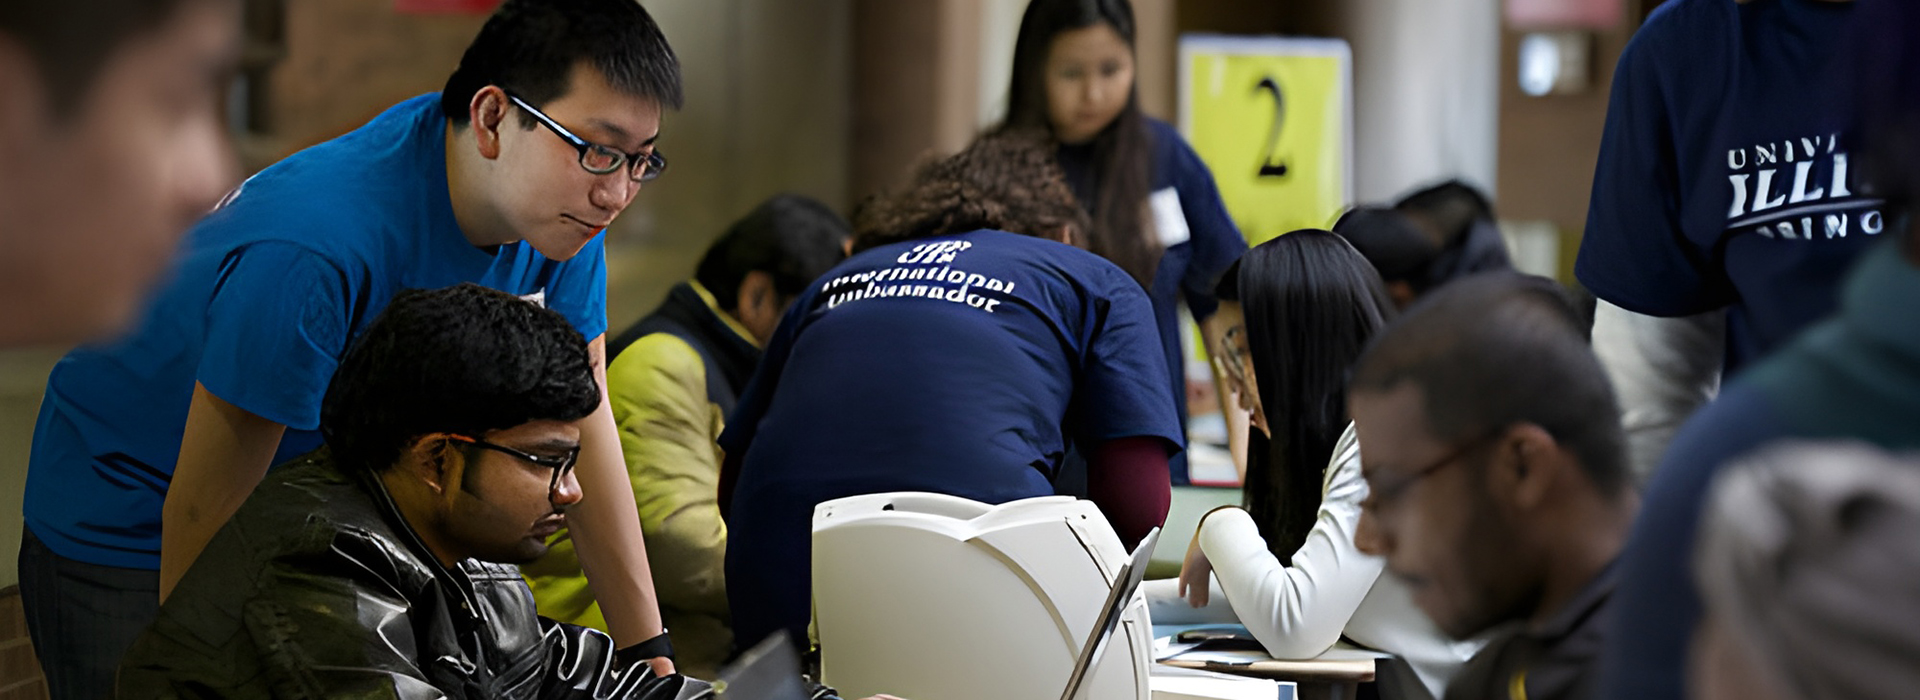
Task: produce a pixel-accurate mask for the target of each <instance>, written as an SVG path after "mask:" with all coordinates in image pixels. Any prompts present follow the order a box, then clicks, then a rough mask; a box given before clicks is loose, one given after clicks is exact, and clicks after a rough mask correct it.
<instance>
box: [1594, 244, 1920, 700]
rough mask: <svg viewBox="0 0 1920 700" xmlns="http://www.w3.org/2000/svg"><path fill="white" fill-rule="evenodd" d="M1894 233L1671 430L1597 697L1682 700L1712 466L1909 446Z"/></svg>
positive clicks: (1904, 307) (1907, 329) (1916, 309)
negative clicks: (1782, 343)
mask: <svg viewBox="0 0 1920 700" xmlns="http://www.w3.org/2000/svg"><path fill="white" fill-rule="evenodd" d="M1896 242H1897V241H1896V240H1889V241H1887V242H1886V243H1887V245H1881V246H1879V249H1877V250H1874V251H1872V252H1870V253H1869V254H1867V255H1866V256H1864V257H1863V258H1862V260H1861V262H1860V265H1859V266H1858V267H1857V268H1856V269H1855V271H1854V274H1853V276H1852V277H1851V278H1850V279H1849V280H1848V282H1847V283H1846V287H1845V290H1844V294H1845V296H1844V298H1843V300H1842V306H1841V309H1840V311H1839V313H1838V314H1837V315H1836V317H1834V318H1832V319H1829V320H1827V321H1825V322H1823V323H1820V324H1818V325H1815V326H1813V327H1812V328H1809V329H1807V332H1805V333H1803V334H1801V335H1800V337H1799V338H1797V339H1795V340H1794V341H1793V342H1792V343H1790V344H1788V345H1787V346H1786V347H1784V348H1782V349H1781V350H1780V352H1778V353H1775V354H1774V355H1773V356H1772V357H1770V358H1768V359H1767V360H1765V361H1763V362H1761V363H1759V364H1757V365H1755V366H1754V367H1753V368H1752V370H1751V371H1749V372H1747V373H1746V374H1745V375H1743V376H1742V377H1741V378H1740V379H1739V380H1737V381H1735V382H1734V383H1733V384H1731V385H1729V386H1728V388H1727V391H1726V392H1724V393H1722V394H1721V396H1720V398H1719V399H1718V400H1716V401H1714V402H1713V403H1711V404H1708V405H1707V406H1706V407H1705V408H1702V409H1701V410H1700V412H1699V413H1697V414H1695V416H1694V417H1693V418H1692V419H1690V420H1688V421H1687V424H1686V426H1685V427H1684V428H1682V429H1681V431H1680V433H1679V434H1678V435H1676V436H1675V437H1674V440H1673V445H1672V446H1671V447H1669V448H1668V450H1667V454H1666V457H1665V459H1664V460H1662V462H1661V464H1660V468H1659V470H1658V471H1655V472H1654V475H1653V479H1652V480H1651V481H1650V482H1649V483H1648V484H1647V492H1646V498H1645V500H1644V501H1643V502H1642V504H1641V511H1640V517H1639V519H1638V520H1637V521H1636V522H1635V523H1634V530H1633V535H1632V537H1631V538H1630V539H1629V540H1628V542H1627V549H1626V551H1625V552H1624V553H1623V554H1622V555H1621V558H1620V581H1619V588H1618V589H1617V590H1616V591H1615V593H1614V602H1613V611H1612V614H1613V615H1614V620H1613V627H1612V632H1611V633H1610V635H1609V637H1608V639H1607V648H1606V651H1605V653H1604V654H1603V655H1602V657H1601V677H1600V678H1601V681H1600V682H1601V687H1600V690H1601V697H1603V698H1612V699H1617V700H1679V698H1681V697H1684V695H1685V688H1686V685H1685V679H1686V668H1687V653H1688V648H1689V646H1690V645H1691V642H1692V637H1693V630H1694V627H1695V625H1697V624H1698V623H1699V619H1700V615H1701V605H1700V597H1699V593H1698V589H1697V588H1696V587H1695V585H1694V580H1693V576H1692V573H1693V545H1694V542H1695V541H1696V540H1697V539H1698V526H1699V519H1700V514H1701V510H1702V509H1703V508H1704V506H1705V501H1706V497H1707V492H1708V488H1709V487H1710V486H1711V485H1712V483H1713V478H1714V476H1715V475H1717V474H1719V473H1720V470H1721V469H1723V468H1725V467H1727V466H1728V465H1729V464H1730V463H1737V461H1738V460H1739V459H1740V458H1741V457H1743V456H1745V455H1747V454H1748V453H1750V452H1752V451H1754V450H1756V449H1758V448H1760V447H1762V446H1764V445H1767V444H1770V443H1772V442H1775V441H1779V440H1784V439H1789V438H1806V439H1816V440H1818V439H1850V440H1863V441H1866V442H1869V443H1872V444H1874V445H1878V446H1880V447H1881V448H1883V449H1888V450H1893V451H1905V450H1913V449H1916V448H1920V422H1916V420H1915V417H1916V416H1920V306H1916V305H1915V304H1914V301H1915V300H1916V299H1920V269H1915V268H1914V266H1913V265H1911V264H1909V263H1907V262H1905V261H1904V260H1902V259H1901V257H1900V255H1899V251H1898V250H1897V248H1898V246H1897V245H1893V244H1894V243H1896Z"/></svg>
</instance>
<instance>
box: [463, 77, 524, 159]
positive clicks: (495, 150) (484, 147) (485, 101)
mask: <svg viewBox="0 0 1920 700" xmlns="http://www.w3.org/2000/svg"><path fill="white" fill-rule="evenodd" d="M512 111H513V101H512V100H509V99H507V91H505V90H502V89H500V86H498V85H488V86H486V87H483V88H480V89H479V90H478V91H476V92H474V93H473V99H472V100H471V101H469V102H468V103H467V128H468V129H469V130H471V131H472V132H473V144H474V146H475V147H476V148H478V149H479V151H480V157H482V158H486V159H487V160H493V159H495V158H499V157H500V131H501V125H502V124H504V123H506V120H507V113H508V112H512Z"/></svg>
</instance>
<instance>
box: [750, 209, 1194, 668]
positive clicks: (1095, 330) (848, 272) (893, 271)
mask: <svg viewBox="0 0 1920 700" xmlns="http://www.w3.org/2000/svg"><path fill="white" fill-rule="evenodd" d="M1135 436H1153V437H1160V438H1164V439H1165V440H1166V442H1167V446H1168V448H1169V452H1173V451H1177V450H1178V449H1179V448H1180V446H1181V432H1180V423H1179V420H1178V418H1177V417H1176V416H1175V413H1174V404H1173V401H1172V398H1171V397H1170V396H1168V395H1167V392H1166V366H1165V363H1164V360H1163V359H1162V357H1161V355H1160V346H1159V343H1158V338H1157V336H1156V334H1155V332H1154V326H1153V317H1152V307H1151V305H1150V304H1149V302H1148V301H1147V296H1146V293H1145V292H1144V291H1143V290H1142V289H1141V288H1140V285H1139V284H1138V283H1136V282H1135V281H1134V280H1133V279H1132V278H1130V277H1128V276H1127V274H1126V273H1125V272H1123V271H1121V270H1120V268H1118V267H1116V266H1114V265H1113V264H1112V263H1110V262H1107V261H1106V260H1103V259H1101V258H1100V257H1098V256H1095V255H1093V254H1091V253H1088V252H1086V251H1083V250H1079V249H1077V248H1074V247H1071V246H1067V245H1063V244H1060V243H1054V242H1051V241H1046V240H1041V239H1038V238H1032V237H1028V236H1021V235H1016V234H1011V233H1005V232H1001V231H975V232H972V233H967V234H962V235H957V236H944V237H938V238H926V239H918V240H913V241H907V242H903V243H896V244H892V245H887V246H882V247H879V248H875V249H872V250H869V251H865V252H863V253H861V254H859V255H856V256H854V257H853V258H851V259H849V260H847V261H846V262H845V263H843V264H841V265H840V266H838V267H836V268H834V269H833V270H832V271H830V272H828V273H827V274H826V275H825V276H823V277H822V278H821V279H820V280H819V281H817V282H815V283H814V285H813V286H812V287H811V288H809V289H808V290H807V291H806V292H805V293H803V294H802V295H801V296H800V297H799V298H798V299H797V300H796V301H795V302H794V306H793V308H792V309H791V310H789V311H788V313H787V316H786V318H785V319H783V320H782V321H781V323H780V327H779V329H778V330H777V331H776V332H775V333H774V336H773V338H772V339H771V340H770V341H769V342H768V344H767V353H766V358H765V359H764V360H763V361H762V362H761V363H760V367H759V370H758V371H757V372H756V374H755V375H754V378H753V380H752V381H751V382H750V383H749V384H748V385H747V389H746V391H745V392H744V393H743V394H742V396H741V398H740V403H739V405H738V407H737V408H736V409H735V411H734V413H733V416H732V417H731V419H730V420H728V421H727V429H726V432H725V433H724V434H722V435H721V437H720V445H721V446H722V447H723V448H725V449H726V451H727V453H728V454H730V455H741V456H742V459H741V467H740V473H739V477H738V481H737V482H736V486H735V489H734V493H733V501H732V508H731V511H730V516H729V519H728V523H727V526H728V540H727V593H728V598H729V599H730V600H731V603H732V608H733V610H732V612H733V623H734V630H735V632H736V636H737V638H738V639H740V640H741V642H742V644H743V645H751V644H753V643H755V642H757V641H759V640H760V639H761V638H762V637H764V636H765V635H767V634H770V633H772V632H774V631H776V630H780V629H787V630H791V631H793V632H795V633H796V635H798V634H803V633H804V632H805V628H806V625H807V620H808V615H809V613H808V610H810V609H811V607H810V603H809V602H808V601H809V600H810V598H809V593H808V591H809V588H808V580H809V579H808V575H809V566H808V551H809V549H808V538H809V533H810V532H811V518H812V514H813V508H814V506H815V505H816V504H819V503H821V502H824V501H828V500H832V499H835V498H841V497H846V496H853V495H860V494H868V493H885V492H889V491H927V492H934V493H944V494H950V495H954V496H961V497H965V498H971V499H974V500H978V501H984V502H987V503H1003V502H1007V501H1012V500H1017V499H1021V498H1031V497H1035V496H1047V495H1052V494H1053V493H1054V487H1053V484H1052V478H1053V476H1054V475H1055V473H1056V471H1057V470H1058V469H1059V467H1060V462H1061V459H1062V457H1063V455H1064V454H1065V452H1066V450H1067V447H1068V444H1069V443H1070V442H1074V443H1078V444H1079V445H1081V446H1082V447H1091V446H1093V445H1095V444H1098V443H1100V442H1103V441H1107V440H1112V439H1116V438H1124V437H1135ZM1091 478H1094V479H1098V478H1100V476H1099V475H1098V474H1094V475H1092V476H1091ZM796 638H798V639H804V638H805V637H803V636H801V637H796Z"/></svg>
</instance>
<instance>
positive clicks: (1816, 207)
mask: <svg viewBox="0 0 1920 700" xmlns="http://www.w3.org/2000/svg"><path fill="white" fill-rule="evenodd" d="M1853 4H1854V3H1833V2H1821V1H1819V0H1753V2H1749V3H1744V4H1742V3H1736V2H1735V1H1734V0H1675V1H1674V2H1669V3H1667V4H1665V5H1662V6H1661V7H1660V8H1659V9H1658V10H1656V11H1655V12H1654V13H1653V15H1652V16H1651V17H1649V18H1648V19H1647V22H1646V25H1645V26H1643V27H1641V28H1640V31H1639V32H1638V33H1637V34H1635V35H1634V37H1633V40H1632V41H1631V42H1630V43H1628V45H1627V48H1626V51H1625V52H1624V53H1622V54H1621V56H1620V63H1619V68H1618V70H1617V71H1616V73H1615V75H1614V82H1613V94H1612V97H1611V101H1610V102H1609V103H1608V105H1607V126H1606V133H1605V136H1604V138H1603V140H1602V141H1601V146H1600V160H1599V164H1598V166H1597V168H1596V169H1595V172H1594V182H1593V199H1592V203H1591V206H1590V208H1589V209H1588V213H1587V229H1586V233H1585V237H1584V238H1583V240H1582V242H1581V245H1580V257H1579V260H1578V261H1577V263H1576V264H1575V266H1574V272H1575V274H1576V275H1577V276H1578V277H1579V279H1580V282H1581V283H1582V284H1585V285H1586V286H1587V288H1588V289H1590V290H1592V291H1593V293H1594V294H1595V295H1596V296H1598V297H1600V298H1601V299H1605V300H1607V301H1608V302H1611V303H1613V304H1615V305H1617V306H1620V307H1621V308H1624V309H1627V310H1629V311H1634V312H1637V313H1643V314H1649V315H1653V316H1684V315H1689V314H1696V313H1702V312H1706V311H1712V310H1714V309H1719V308H1723V307H1724V308H1727V310H1728V314H1727V348H1726V355H1725V360H1726V369H1727V371H1728V372H1729V373H1731V372H1733V371H1735V370H1738V369H1739V368H1740V367H1742V366H1743V365H1745V364H1747V363H1749V362H1751V361H1753V360H1755V359H1758V358H1759V357H1761V356H1763V355H1765V354H1766V353H1768V352H1771V351H1772V350H1773V349H1775V348H1777V347H1779V346H1780V345H1781V344H1782V343H1784V342H1785V341H1786V340H1788V339H1789V338H1791V337H1792V336H1793V335H1794V334H1795V333H1797V332H1798V331H1799V330H1800V329H1802V328H1804V327H1806V326H1807V325H1808V324H1811V323H1813V322H1814V321H1817V320H1819V319H1820V318H1822V317H1824V316H1826V315H1827V314H1828V313H1830V312H1831V311H1832V310H1833V308H1834V303H1835V297H1836V294H1837V293H1838V286H1839V282H1840V279H1841V276H1842V275H1843V274H1844V273H1845V272H1846V269H1847V268H1848V266H1849V265H1850V264H1851V263H1852V262H1853V260H1854V259H1855V258H1856V257H1857V256H1858V255H1859V253H1860V251H1861V250H1863V249H1865V247H1866V246H1867V245H1869V244H1870V243H1871V242H1872V241H1874V240H1877V239H1878V238H1879V236H1880V234H1881V233H1882V232H1883V231H1885V230H1886V229H1887V228H1888V227H1889V222H1888V220H1887V217H1886V216H1885V215H1884V214H1883V213H1882V211H1881V206H1882V202H1881V201H1880V200H1878V199H1876V198H1873V197H1870V196H1867V195H1865V194H1863V193H1862V191H1861V186H1860V181H1859V174H1860V168H1859V166H1858V164H1857V163H1852V162H1850V160H1849V155H1850V154H1849V153H1848V150H1847V149H1848V144H1849V130H1850V129H1852V128H1853V126H1854V116H1853V114H1852V104H1853V102H1852V101H1851V100H1850V99H1849V98H1848V95H1847V93H1846V90H1845V83H1846V81H1844V80H1841V79H1839V78H1840V77H1841V76H1838V75H1836V73H1837V72H1838V71H1839V70H1840V69H1841V68H1842V66H1841V65H1840V63H1841V61H1840V60H1839V59H1840V58H1841V57H1842V56H1844V55H1845V54H1846V43H1845V37H1846V34H1847V20H1848V18H1849V17H1850V16H1851V13H1852V7H1853Z"/></svg>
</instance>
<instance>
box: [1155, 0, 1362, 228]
mask: <svg viewBox="0 0 1920 700" xmlns="http://www.w3.org/2000/svg"><path fill="white" fill-rule="evenodd" d="M1179 61H1180V63H1179V81H1180V93H1179V94H1180V112H1179V118H1180V124H1179V126H1180V132H1181V134H1183V135H1184V136H1185V137H1186V139H1187V142H1188V143H1190V144H1192V145H1193V149H1194V151H1196V152H1198V153H1199V154H1200V159H1201V160H1203V161H1205V162H1206V164H1207V167H1208V169H1209V170H1211V171H1213V178H1214V181H1215V182H1217V183H1219V186H1220V197H1221V199H1222V200H1224V201H1225V203H1226V206H1227V213H1228V214H1229V215H1231V216H1232V217H1233V221H1234V224H1236V225H1238V226H1239V227H1240V232H1241V233H1242V234H1243V235H1245V236H1246V238H1247V242H1248V243H1250V244H1254V245H1258V244H1260V243H1262V242H1264V241H1267V240H1270V239H1272V238H1274V237H1276V236H1279V235H1280V234H1283V233H1286V232H1288V231H1293V230H1296V229H1302V228H1326V227H1328V226H1331V225H1332V224H1333V219H1334V217H1336V216H1338V215H1339V213H1340V212H1341V210H1342V209H1343V208H1345V207H1346V205H1347V202H1348V201H1349V195H1350V193H1351V191H1352V183H1353V170H1352V162H1353V87H1352V85H1353V79H1352V74H1353V72H1352V64H1353V56H1352V52H1351V51H1350V50H1349V49H1348V47H1347V42H1345V41H1341V40H1339V39H1301V38H1280V37H1241V36H1224V35H1218V34H1187V35H1183V36H1181V37H1180V54H1179Z"/></svg>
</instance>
